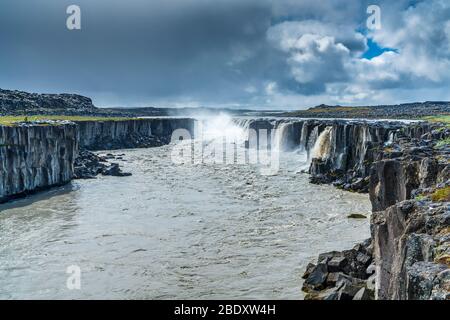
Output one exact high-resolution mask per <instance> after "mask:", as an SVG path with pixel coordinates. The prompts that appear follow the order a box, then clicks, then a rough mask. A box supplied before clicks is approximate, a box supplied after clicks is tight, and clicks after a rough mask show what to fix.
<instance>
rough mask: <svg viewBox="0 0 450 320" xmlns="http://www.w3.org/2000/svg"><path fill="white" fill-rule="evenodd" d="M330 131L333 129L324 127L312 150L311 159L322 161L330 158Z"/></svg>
mask: <svg viewBox="0 0 450 320" xmlns="http://www.w3.org/2000/svg"><path fill="white" fill-rule="evenodd" d="M332 129H333V127H326V128H325V130H323V131H322V133H321V134H320V136H319V138H318V139H317V141H316V143H315V144H314V148H313V150H312V157H313V158H316V159H321V160H324V159H326V158H328V157H329V156H330V151H331V130H332Z"/></svg>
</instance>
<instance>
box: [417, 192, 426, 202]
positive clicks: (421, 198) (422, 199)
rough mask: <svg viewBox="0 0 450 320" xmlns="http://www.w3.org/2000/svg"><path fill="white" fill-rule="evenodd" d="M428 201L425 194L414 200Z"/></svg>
mask: <svg viewBox="0 0 450 320" xmlns="http://www.w3.org/2000/svg"><path fill="white" fill-rule="evenodd" d="M426 199H427V197H426V196H425V195H423V194H419V195H418V196H417V197H415V198H414V200H416V201H424V200H426Z"/></svg>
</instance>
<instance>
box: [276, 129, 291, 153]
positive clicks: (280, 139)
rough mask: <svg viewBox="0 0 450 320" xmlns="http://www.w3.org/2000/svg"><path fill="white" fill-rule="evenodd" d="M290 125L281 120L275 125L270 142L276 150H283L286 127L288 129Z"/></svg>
mask: <svg viewBox="0 0 450 320" xmlns="http://www.w3.org/2000/svg"><path fill="white" fill-rule="evenodd" d="M290 125H291V123H290V122H281V123H279V124H278V125H277V126H276V128H275V134H274V135H273V142H272V147H273V149H274V150H276V151H278V152H281V151H285V146H286V144H287V141H286V140H287V137H286V133H287V130H286V129H288V128H289V126H290Z"/></svg>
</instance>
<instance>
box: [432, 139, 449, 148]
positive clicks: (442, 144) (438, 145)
mask: <svg viewBox="0 0 450 320" xmlns="http://www.w3.org/2000/svg"><path fill="white" fill-rule="evenodd" d="M448 145H450V137H448V138H445V139H442V140H439V141H438V142H437V143H436V145H435V147H436V148H443V147H446V146H448Z"/></svg>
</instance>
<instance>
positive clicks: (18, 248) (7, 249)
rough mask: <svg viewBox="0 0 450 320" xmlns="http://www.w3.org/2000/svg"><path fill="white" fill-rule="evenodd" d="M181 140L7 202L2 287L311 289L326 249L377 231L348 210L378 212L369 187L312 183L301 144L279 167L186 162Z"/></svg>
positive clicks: (95, 293)
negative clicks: (307, 277) (176, 157)
mask: <svg viewBox="0 0 450 320" xmlns="http://www.w3.org/2000/svg"><path fill="white" fill-rule="evenodd" d="M171 148H172V146H170V145H168V146H163V147H159V148H152V149H135V150H120V151H116V152H112V153H114V154H121V153H124V154H125V156H124V160H123V161H122V160H118V162H120V163H121V165H122V166H123V168H124V171H128V172H132V174H133V175H132V176H130V177H99V178H97V179H93V180H76V181H74V182H72V183H71V184H70V185H67V186H65V187H61V188H56V189H52V190H50V191H46V192H42V193H40V194H37V195H34V196H30V197H28V198H25V199H21V200H17V201H14V202H11V203H8V204H3V205H0V211H1V212H0V298H2V299H24V298H26V299H36V298H38V299H44V298H58V299H78V298H87V299H100V298H105V299H114V298H118V299H172V298H173V299H237V298H239V299H299V298H302V296H303V294H302V292H301V285H302V279H301V275H302V272H303V271H304V268H305V267H306V265H307V264H308V262H310V261H311V260H314V259H316V257H317V254H318V253H320V252H324V251H327V250H342V249H347V248H351V247H352V246H353V245H354V244H355V243H356V242H357V241H360V240H363V239H366V238H368V237H369V227H368V221H367V219H366V220H354V219H348V218H347V215H348V214H350V213H365V214H368V213H369V211H370V203H369V199H368V197H367V195H360V194H355V193H349V192H344V191H340V190H337V189H335V188H333V187H331V186H325V185H322V186H318V185H313V184H309V182H308V175H307V174H305V173H299V167H301V165H302V164H301V163H300V162H299V155H298V154H296V153H295V152H285V153H282V154H281V167H280V170H279V172H278V173H277V174H275V175H270V176H267V175H261V174H260V172H259V170H258V168H257V167H256V165H242V164H233V165H224V164H185V165H174V164H173V163H172V161H171V158H170V152H171ZM72 265H75V266H78V267H79V268H80V271H81V277H80V289H69V288H68V287H67V285H66V282H67V279H68V277H69V276H70V274H68V273H66V271H67V267H69V266H72Z"/></svg>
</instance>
